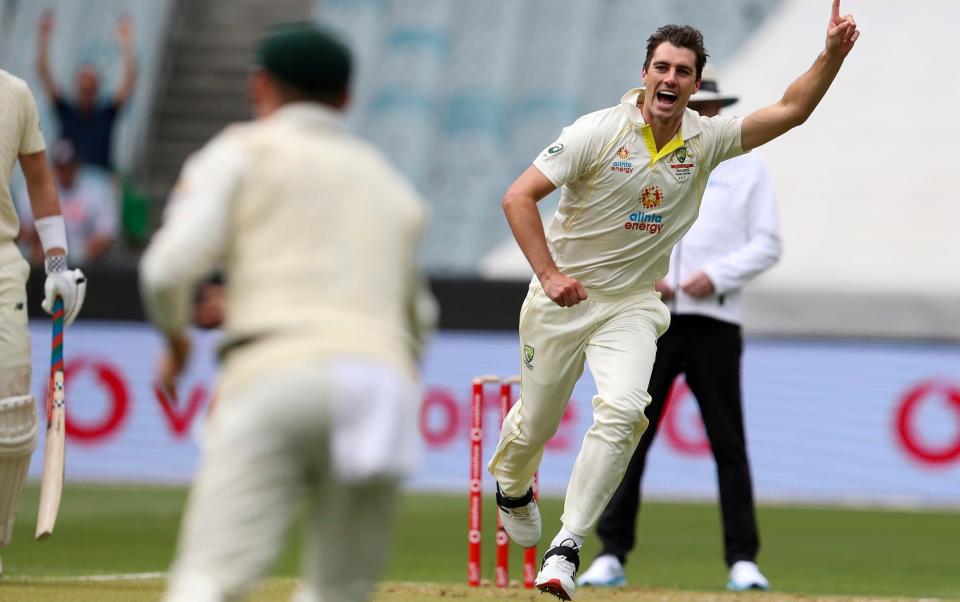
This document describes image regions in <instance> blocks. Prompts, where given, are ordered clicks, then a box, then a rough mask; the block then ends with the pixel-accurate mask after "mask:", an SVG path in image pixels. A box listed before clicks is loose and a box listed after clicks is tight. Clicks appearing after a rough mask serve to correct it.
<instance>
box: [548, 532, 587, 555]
mask: <svg viewBox="0 0 960 602" xmlns="http://www.w3.org/2000/svg"><path fill="white" fill-rule="evenodd" d="M571 541H572V542H573V546H572V547H574V548H577V549H578V550H579V549H580V548H581V547H583V535H577V534H576V533H574V532H573V531H567V529H566V528H565V527H564V528H562V529H560V532H559V533H557V535H556V537H554V538H553V541H551V542H550V547H551V548H555V547H557V546H567V547H571V546H570V542H571Z"/></svg>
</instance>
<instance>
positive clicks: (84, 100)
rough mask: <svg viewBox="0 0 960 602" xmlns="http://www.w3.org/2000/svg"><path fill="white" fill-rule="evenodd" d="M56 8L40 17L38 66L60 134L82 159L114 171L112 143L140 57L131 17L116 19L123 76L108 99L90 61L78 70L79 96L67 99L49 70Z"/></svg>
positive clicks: (96, 69)
mask: <svg viewBox="0 0 960 602" xmlns="http://www.w3.org/2000/svg"><path fill="white" fill-rule="evenodd" d="M52 32H53V11H47V12H46V13H44V15H43V17H42V18H41V19H40V30H39V41H40V47H39V49H38V52H37V69H38V71H39V72H40V80H41V81H42V82H43V87H44V89H46V91H47V94H48V95H49V96H50V100H51V102H53V104H54V108H55V109H56V113H57V119H58V121H59V122H60V137H61V138H66V139H67V140H69V141H71V142H72V143H73V145H74V148H75V149H76V151H77V153H78V154H79V155H80V157H82V158H83V161H84V162H85V163H87V164H90V165H95V166H98V167H101V168H103V169H106V170H107V171H109V172H113V160H112V157H111V146H112V140H113V126H114V124H115V122H116V119H117V115H118V114H119V113H120V110H121V109H122V108H123V107H124V105H125V104H126V103H127V101H128V100H129V99H130V95H131V94H132V93H133V88H134V84H135V83H136V80H137V60H136V54H135V52H134V44H133V22H132V21H131V20H130V18H129V17H126V16H124V17H121V18H120V19H119V20H118V21H117V29H116V37H117V45H118V46H119V48H120V51H121V53H122V54H123V76H122V78H121V80H120V85H119V87H118V88H117V90H116V92H114V93H113V96H112V97H110V98H109V99H101V98H100V84H101V74H100V71H99V69H98V68H97V67H96V66H95V65H93V64H90V63H87V64H83V65H81V66H80V68H79V69H78V70H77V72H76V96H75V98H73V99H72V100H68V99H67V98H66V96H64V93H63V90H62V89H61V88H60V86H59V85H57V82H56V81H55V80H54V78H53V74H52V72H51V70H50V35H51V33H52Z"/></svg>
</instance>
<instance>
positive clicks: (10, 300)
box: [0, 259, 39, 548]
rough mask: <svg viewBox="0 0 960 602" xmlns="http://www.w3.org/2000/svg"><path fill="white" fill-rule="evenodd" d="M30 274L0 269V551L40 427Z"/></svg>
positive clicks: (10, 266) (14, 267)
mask: <svg viewBox="0 0 960 602" xmlns="http://www.w3.org/2000/svg"><path fill="white" fill-rule="evenodd" d="M29 275H30V266H29V265H28V264H27V262H26V261H24V260H23V259H20V260H17V261H14V262H10V263H7V264H4V265H0V548H2V547H4V546H6V545H9V544H10V541H11V539H12V538H13V523H14V518H15V516H16V513H17V506H18V505H19V501H20V493H21V491H22V490H23V484H24V483H25V482H26V480H27V471H28V469H29V467H30V456H31V455H32V453H33V450H34V449H36V446H37V436H38V428H39V426H38V422H37V406H36V403H35V402H34V400H33V397H32V396H31V395H30V330H29V326H28V318H27V277H28V276H29Z"/></svg>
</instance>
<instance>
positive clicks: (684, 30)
mask: <svg viewBox="0 0 960 602" xmlns="http://www.w3.org/2000/svg"><path fill="white" fill-rule="evenodd" d="M664 42H670V43H671V44H673V45H674V46H676V47H677V48H686V49H688V50H692V51H693V53H694V54H695V55H697V81H700V77H701V76H702V75H703V66H704V65H706V64H707V57H708V56H710V55H709V54H707V49H706V48H704V47H703V34H702V33H700V30H699V29H697V28H696V27H691V26H689V25H664V26H663V27H661V28H659V29H657V30H656V31H655V32H653V34H652V35H651V36H650V37H649V38H648V39H647V58H646V60H644V61H643V69H644V70H645V71H646V70H647V69H649V68H650V61H651V60H653V53H654V52H656V50H657V48H659V47H660V44H663V43H664Z"/></svg>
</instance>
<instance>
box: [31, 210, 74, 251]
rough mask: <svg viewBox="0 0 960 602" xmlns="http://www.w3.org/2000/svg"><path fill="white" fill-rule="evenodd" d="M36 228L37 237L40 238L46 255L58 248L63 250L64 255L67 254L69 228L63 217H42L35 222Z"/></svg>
mask: <svg viewBox="0 0 960 602" xmlns="http://www.w3.org/2000/svg"><path fill="white" fill-rule="evenodd" d="M34 227H35V228H36V230H37V235H38V236H40V245H41V246H43V252H44V253H48V252H50V249H56V248H57V247H60V248H61V249H63V253H64V254H66V253H67V227H66V225H65V224H64V222H63V216H62V215H51V216H48V217H41V218H40V219H38V220H37V221H35V222H34Z"/></svg>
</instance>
